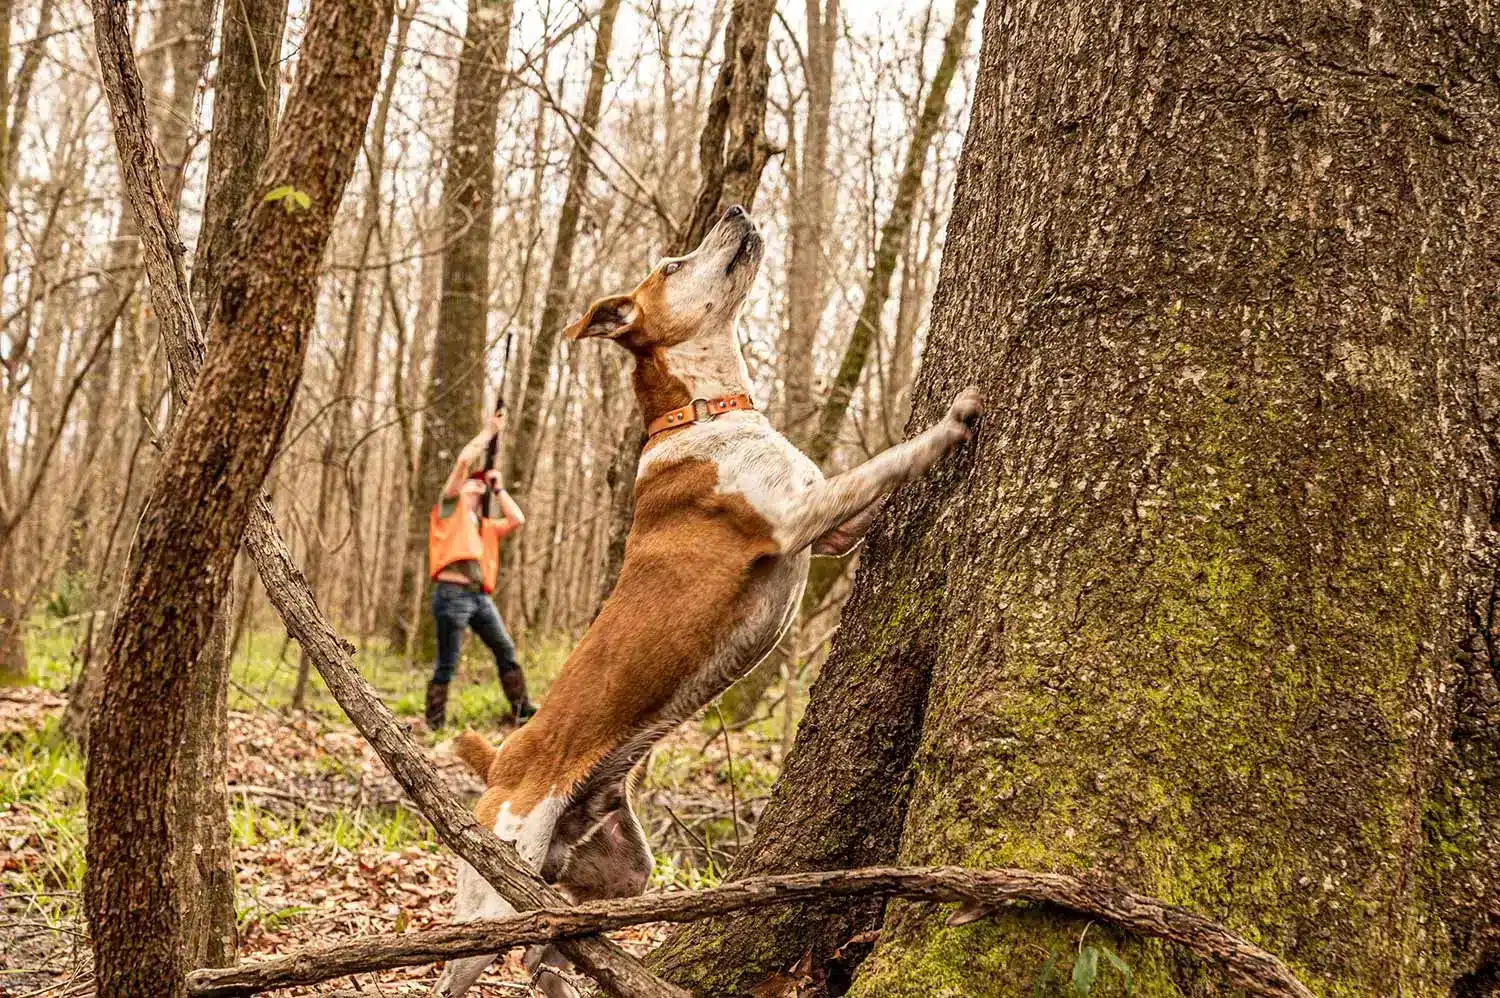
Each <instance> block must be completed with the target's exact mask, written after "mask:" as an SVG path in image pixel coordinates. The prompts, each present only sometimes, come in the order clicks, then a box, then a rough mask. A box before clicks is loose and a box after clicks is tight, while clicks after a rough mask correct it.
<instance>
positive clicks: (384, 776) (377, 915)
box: [0, 619, 802, 998]
mask: <svg viewBox="0 0 1500 998" xmlns="http://www.w3.org/2000/svg"><path fill="white" fill-rule="evenodd" d="M75 630H76V628H74V627H71V626H66V625H59V624H58V623H57V622H55V621H48V620H41V619H39V620H38V621H37V626H35V627H33V628H32V629H31V633H30V635H29V639H28V651H29V655H30V663H31V670H32V680H33V683H34V685H32V686H29V687H22V688H18V689H0V998H74V996H81V995H86V994H91V993H92V985H91V983H90V980H91V974H90V957H89V948H88V938H87V929H88V926H87V923H86V921H85V919H84V916H83V911H82V894H81V891H82V887H83V867H84V839H85V832H86V819H85V814H84V770H83V758H82V755H81V753H80V752H79V750H78V748H77V747H76V746H75V745H74V744H73V743H72V742H71V741H70V740H69V739H67V738H66V737H65V736H64V735H63V734H62V732H61V730H60V727H59V721H60V718H61V714H62V710H63V707H64V706H65V704H66V702H67V701H66V697H65V693H64V691H65V690H66V688H67V685H68V683H69V681H70V678H71V676H72V674H73V672H74V671H75V670H76V668H77V664H76V659H75V655H74V652H75V638H76V634H75V633H74V632H75ZM567 647H568V646H567V644H566V642H563V641H555V640H554V641H541V642H526V641H523V642H522V648H521V658H522V662H523V664H524V665H525V666H526V669H527V674H528V677H529V679H530V681H531V687H532V691H533V695H534V696H537V697H538V699H540V700H542V701H545V699H546V691H547V686H548V684H549V682H550V680H551V678H552V676H553V675H554V674H555V672H556V670H557V668H558V667H559V666H560V664H561V662H562V659H563V658H564V657H565V655H566V652H567ZM476 648H477V650H478V652H480V653H482V652H483V649H482V648H478V646H477V643H472V644H471V646H470V647H469V648H466V650H465V657H464V661H463V663H462V665H461V667H460V671H459V675H458V678H457V683H458V688H457V689H456V695H455V697H454V700H453V701H452V703H451V707H450V709H452V710H453V711H454V712H455V714H456V717H455V718H454V723H455V727H454V728H453V729H452V730H453V731H456V730H462V728H463V727H473V728H475V729H476V730H479V731H482V732H484V733H486V734H489V735H492V736H493V737H494V738H496V740H497V741H498V740H499V738H501V737H502V736H503V733H504V730H506V729H505V727H503V726H502V725H501V723H500V722H501V718H502V717H503V715H504V709H505V701H504V698H503V697H502V695H501V693H500V690H499V686H498V683H497V681H496V678H495V672H494V666H493V664H492V663H491V662H490V661H489V659H488V656H487V655H483V654H477V653H475V649H476ZM359 661H360V667H361V671H362V672H363V673H364V675H365V676H366V678H368V679H369V680H370V681H371V682H372V683H373V684H375V686H376V687H377V688H378V689H379V690H380V691H381V692H382V693H383V694H384V695H385V698H386V702H387V703H388V704H389V705H390V707H391V708H392V710H394V711H395V712H396V714H397V715H398V716H401V717H404V718H409V719H410V724H411V725H412V728H413V730H414V731H415V732H417V733H418V734H419V735H420V737H421V738H422V739H423V741H424V742H425V744H427V745H428V746H429V748H430V750H431V755H432V758H433V760H434V762H435V763H437V764H438V766H439V768H440V769H441V771H442V773H443V775H444V776H445V777H446V778H447V779H448V780H449V782H450V784H451V785H452V787H453V788H454V791H455V793H457V794H458V795H459V796H460V797H461V798H463V799H464V800H472V799H473V798H474V797H476V796H477V795H478V793H479V792H480V790H481V789H482V786H481V783H480V781H479V780H478V779H477V778H475V777H474V776H472V775H471V774H470V773H469V772H468V770H467V769H466V768H465V767H464V766H463V765H462V763H460V762H458V761H457V760H456V759H454V758H452V757H451V756H450V755H449V754H448V753H447V752H446V751H445V746H444V744H443V742H444V741H445V739H446V737H447V735H451V733H452V731H450V732H447V733H446V734H444V735H441V736H440V735H433V734H431V733H429V732H427V730H426V726H425V724H423V722H422V721H421V720H420V715H421V708H422V690H423V687H424V685H425V682H426V678H427V677H426V672H425V670H424V669H421V668H419V667H416V666H412V667H403V665H402V663H401V661H400V659H399V657H397V656H393V655H390V654H387V653H384V652H382V651H380V650H378V649H377V650H372V651H366V652H362V653H361V654H360V656H359ZM296 671H297V648H296V646H295V644H293V645H291V646H290V647H286V646H285V645H284V643H283V639H282V637H281V636H280V635H271V634H254V635H252V636H249V637H247V638H246V640H245V641H243V642H242V644H241V645H240V646H239V647H238V648H237V649H236V655H235V660H234V664H233V669H232V673H231V675H232V683H233V685H232V687H231V690H230V716H229V737H230V746H229V788H230V809H231V811H230V824H231V830H232V835H233V839H234V845H235V855H236V865H237V868H238V898H237V909H238V929H239V942H240V956H241V958H242V959H254V958H256V957H260V956H268V955H274V954H279V953H287V952H291V951H293V950H295V949H298V948H299V947H302V946H305V945H308V944H311V943H328V942H334V941H337V940H339V939H346V938H351V937H355V936H360V935H365V934H369V933H373V932H400V931H409V930H413V929H419V928H423V927H426V926H431V925H435V924H442V923H445V922H447V921H448V920H449V919H450V918H451V917H452V913H453V888H454V880H455V863H454V858H453V856H452V855H451V853H449V852H448V851H447V850H446V849H445V848H443V847H442V846H441V844H440V843H439V842H438V841H437V839H436V837H435V835H434V833H433V831H432V828H431V827H430V826H429V825H428V824H427V822H426V821H425V820H424V819H423V818H422V817H421V815H420V814H419V813H418V812H417V811H416V809H415V808H414V807H413V806H412V805H411V804H410V803H409V802H408V801H407V800H406V799H405V798H404V796H403V794H402V792H401V790H400V788H399V787H398V786H397V785H396V783H395V781H394V780H393V779H392V778H391V777H390V775H389V774H388V773H387V772H386V771H385V769H384V767H383V766H382V765H381V763H380V760H379V759H378V758H377V757H376V756H375V754H374V752H373V751H372V750H371V749H370V748H369V747H368V746H367V745H366V744H365V742H364V741H363V740H362V739H361V738H360V736H359V735H358V733H357V732H356V731H355V730H354V728H353V726H352V725H351V724H350V723H349V721H348V720H347V718H345V717H344V716H343V714H342V713H341V712H340V710H339V708H338V705H337V704H336V703H334V701H333V699H332V697H330V696H329V695H328V693H327V691H326V690H325V689H324V688H323V686H322V684H321V682H320V681H319V680H318V679H317V677H316V674H315V675H314V676H313V680H312V684H311V686H310V687H309V694H310V695H309V697H308V701H307V708H306V709H305V710H303V711H298V712H293V711H291V710H290V709H289V707H288V704H289V703H290V701H291V691H292V687H293V684H294V682H295V677H296ZM779 699H780V698H779V697H778V694H777V691H775V690H773V691H772V694H771V695H770V697H768V699H767V701H766V703H765V704H763V705H762V707H761V712H760V715H759V717H758V719H756V720H754V721H753V722H752V723H750V724H749V725H746V726H743V727H739V728H738V730H726V729H725V728H724V727H722V726H721V724H720V721H719V718H718V716H717V712H716V708H714V707H710V708H709V709H708V712H707V716H706V717H704V718H699V719H698V720H697V721H696V722H695V723H691V724H687V725H684V726H683V727H681V728H680V729H678V730H677V731H676V732H675V733H674V734H673V735H672V736H670V737H669V738H668V739H667V740H665V741H664V742H663V743H662V745H661V746H660V747H659V748H658V749H657V750H656V751H655V752H654V753H653V754H652V756H651V758H650V760H649V761H648V762H647V767H646V772H645V775H644V779H643V780H642V783H641V787H640V789H639V791H638V792H637V795H636V806H637V810H638V812H639V813H640V816H641V820H642V822H643V824H644V825H645V826H646V832H647V838H648V840H649V841H650V842H651V844H652V848H653V850H654V851H655V854H656V869H655V872H654V875H653V879H652V889H654V890H670V889H673V888H683V887H698V886H707V885H710V884H713V883H715V882H717V880H718V878H719V876H720V874H721V871H723V870H725V869H727V866H728V864H729V862H730V861H731V860H732V858H733V855H734V852H735V849H736V847H737V845H738V843H739V842H740V841H742V840H743V841H748V837H749V835H750V834H751V833H752V831H753V828H754V821H755V818H756V817H757V816H758V815H759V813H760V810H761V808H762V806H763V805H764V802H765V800H766V797H767V795H768V793H769V791H770V787H771V783H772V782H773V781H774V779H775V776H776V773H777V772H778V771H779V768H780V763H781V753H782V750H783V738H782V732H783V728H784V725H785V723H786V720H787V718H786V710H785V709H784V705H781V704H780V703H779V702H778V701H779ZM792 707H793V713H794V715H795V714H796V713H798V712H800V709H801V707H802V704H801V702H800V698H796V699H794V702H793V704H792ZM731 801H733V802H734V805H733V806H732V805H731ZM736 813H737V814H738V820H737V821H736V820H734V819H733V816H734V815H735V814H736ZM664 931H665V930H664V928H663V927H660V926H643V927H640V928H638V929H635V930H628V931H625V932H621V933H616V934H615V938H617V939H618V940H619V941H620V942H621V944H622V945H624V946H626V947H627V948H629V949H632V950H634V951H636V952H644V951H646V950H649V949H650V948H651V947H652V946H654V945H655V944H656V943H657V942H658V941H659V940H660V938H661V937H662V935H663V933H664ZM438 969H439V968H437V967H434V966H426V967H413V968H408V969H406V970H398V971H391V972H388V973H383V974H371V975H363V976H361V977H360V978H359V979H358V980H352V981H351V980H350V979H344V980H340V981H333V982H329V983H328V984H326V985H321V986H318V987H316V988H300V989H291V990H288V991H285V992H282V993H284V994H293V995H312V994H319V995H331V994H341V995H354V994H359V995H366V994H368V995H392V996H394V995H413V994H426V993H427V991H428V989H429V988H430V986H431V983H432V981H433V980H435V978H436V974H437V971H438ZM527 980H528V975H527V974H526V972H525V971H524V970H523V969H522V968H521V965H520V951H515V952H513V953H511V954H510V955H509V956H508V957H507V958H506V959H505V960H504V961H497V962H496V963H495V964H494V965H493V966H492V967H491V968H490V972H489V974H488V975H487V976H486V977H485V978H484V979H482V982H481V983H482V984H484V985H487V987H484V988H482V989H481V990H480V991H479V992H478V993H479V994H481V995H487V996H491V995H492V996H500V995H506V996H519V995H528V994H530V993H531V989H530V988H529V986H528V985H527V983H526V982H527Z"/></svg>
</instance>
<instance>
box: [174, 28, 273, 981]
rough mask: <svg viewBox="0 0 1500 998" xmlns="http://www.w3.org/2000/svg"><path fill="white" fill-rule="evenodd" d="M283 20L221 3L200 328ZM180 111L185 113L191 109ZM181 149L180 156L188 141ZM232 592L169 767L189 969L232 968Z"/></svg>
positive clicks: (256, 139) (252, 156) (242, 186)
mask: <svg viewBox="0 0 1500 998" xmlns="http://www.w3.org/2000/svg"><path fill="white" fill-rule="evenodd" d="M211 8H212V4H208V3H204V4H199V5H198V9H199V11H200V12H201V14H203V15H207V14H209V13H210V12H211ZM285 20H286V0H272V2H270V3H266V2H264V0H247V2H246V3H244V4H243V5H242V4H241V3H240V2H239V0H231V2H229V3H226V4H225V5H224V10H223V17H222V25H223V26H222V29H221V35H222V38H223V41H222V43H221V45H220V54H219V69H218V73H217V77H216V83H215V88H214V119H213V123H212V128H211V140H210V143H209V151H208V161H209V170H208V180H207V187H206V190H205V192H204V222H203V228H202V229H201V230H200V232H199V237H198V248H199V252H198V254H197V255H196V257H195V259H194V266H193V273H192V279H191V282H190V284H189V292H190V294H191V296H192V298H193V301H194V306H195V308H196V309H197V311H198V316H199V323H200V328H202V326H203V324H205V323H206V322H207V321H209V320H210V317H209V316H208V315H206V312H207V311H208V309H207V307H206V303H208V302H212V301H214V300H215V298H216V297H217V294H218V289H219V287H220V285H221V284H222V282H223V279H224V273H223V271H224V269H225V268H226V266H227V264H228V263H229V261H230V255H231V254H230V250H229V249H228V248H227V247H228V246H230V245H232V240H233V238H234V234H235V232H236V230H237V229H238V227H239V226H240V225H241V224H242V223H243V222H244V219H245V217H246V215H247V213H248V209H249V204H248V202H249V199H250V195H251V192H252V191H253V190H254V183H255V176H256V172H257V171H258V170H259V169H260V166H261V164H262V163H263V162H264V161H265V157H266V152H267V149H268V146H269V140H270V133H271V128H272V126H273V124H274V122H275V115H276V111H277V105H278V94H279V91H280V87H279V86H278V76H277V74H276V72H275V71H274V68H273V64H274V62H275V59H276V55H277V54H278V53H279V52H280V50H281V32H282V26H283V24H284V23H285ZM197 30H198V31H199V32H200V33H201V34H203V35H205V36H206V35H208V34H209V33H210V31H209V29H208V26H207V24H206V23H205V24H202V25H199V26H198V29H197ZM184 35H186V36H187V37H185V38H184V39H183V40H182V41H180V42H179V43H178V45H179V46H186V45H192V46H193V49H192V50H191V51H193V52H196V53H198V58H194V59H174V66H175V68H176V69H177V70H178V71H180V75H179V76H178V78H177V79H176V80H175V81H174V84H173V86H174V88H176V89H175V90H174V92H180V89H181V88H182V87H183V86H184V85H185V84H187V83H188V81H189V79H190V78H191V79H192V80H193V81H194V89H196V79H197V74H198V73H201V71H202V61H201V53H202V51H203V49H204V42H203V40H202V39H197V38H192V36H191V32H184ZM262 53H264V55H262ZM187 107H188V108H189V109H190V108H191V104H189V105H187ZM179 145H181V147H182V154H183V155H184V156H185V154H186V151H187V149H186V144H185V143H179ZM174 148H175V147H174ZM168 155H169V156H171V155H173V153H171V152H169V153H168ZM163 179H164V182H166V183H168V186H169V188H170V187H172V186H174V183H175V186H176V187H177V188H178V189H180V187H181V177H180V175H179V176H177V177H175V178H171V177H168V176H164V178H163ZM173 404H174V407H175V408H177V409H178V410H181V409H182V408H183V407H184V406H185V405H186V404H187V399H186V398H181V397H178V398H175V399H174V401H173ZM233 592H234V586H233V580H232V575H231V576H230V577H228V578H227V579H226V582H225V585H224V588H223V589H222V590H221V591H220V592H218V593H217V594H215V597H214V598H215V599H217V601H218V609H217V613H216V619H215V621H214V625H213V628H212V629H211V630H210V632H209V637H208V641H207V642H206V643H205V645H204V647H203V650H202V652H201V653H200V654H199V656H198V659H197V661H196V663H195V664H194V667H193V670H192V676H191V678H190V680H189V684H190V685H189V693H188V697H189V701H188V708H187V721H186V725H187V727H186V731H185V733H184V735H183V738H182V742H181V747H180V749H179V759H178V764H177V765H178V772H179V774H180V775H179V778H178V794H177V801H176V807H177V819H176V820H177V827H178V841H179V842H180V843H184V845H183V847H181V848H178V849H177V850H176V853H175V862H176V866H177V876H178V881H179V884H180V891H181V894H182V896H183V897H184V898H185V899H187V903H186V905H185V907H184V912H183V944H184V950H185V952H184V957H183V959H184V962H185V963H186V964H187V965H188V966H191V967H224V966H229V965H230V964H232V963H233V962H234V959H235V953H236V949H237V941H238V925H237V918H236V911H235V867H234V850H233V846H232V843H231V840H230V828H229V794H228V790H227V788H226V786H225V770H226V767H227V765H228V757H229V742H228V738H229V734H228V723H229V722H228V709H229V662H230V659H231V658H232V652H233V636H234V628H233V626H232V625H231V618H232V614H233V612H234V600H233Z"/></svg>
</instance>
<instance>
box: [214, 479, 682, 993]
mask: <svg viewBox="0 0 1500 998" xmlns="http://www.w3.org/2000/svg"><path fill="white" fill-rule="evenodd" d="M245 546H246V547H247V548H248V549H249V550H250V553H251V555H252V556H253V557H254V558H255V563H256V565H257V567H258V568H259V569H260V578H261V582H262V583H263V584H264V585H265V589H266V595H267V596H268V597H269V598H270V600H271V603H272V605H274V606H275V607H276V609H277V611H278V612H279V613H280V614H281V618H282V621H283V622H284V623H285V624H286V629H287V631H288V632H289V633H290V634H291V635H292V637H294V638H296V639H297V641H298V643H299V644H301V646H302V648H303V649H304V650H305V651H306V652H307V655H308V657H309V658H310V659H311V660H312V663H313V665H314V666H315V667H316V668H317V670H318V673H319V674H320V675H321V676H322V677H323V682H324V683H326V684H327V686H328V690H329V692H330V693H332V694H333V697H334V699H335V700H337V701H338V703H339V706H340V707H342V708H343V709H344V713H345V714H347V715H348V716H349V719H350V720H351V721H353V722H354V726H355V727H356V728H358V729H359V733H360V734H361V735H363V736H364V737H365V740H366V741H368V742H369V743H370V745H371V746H372V747H373V748H374V749H375V752H376V753H377V754H378V755H379V756H380V758H381V761H382V762H384V763H385V765H386V768H387V769H389V770H390V771H391V775H392V776H394V777H395V778H396V781H397V782H398V783H400V784H401V787H402V789H404V790H405V791H406V793H407V795H408V796H410V797H411V799H412V800H413V801H415V802H416V805H417V807H418V808H419V809H420V810H421V812H422V814H423V815H424V816H425V817H426V818H427V820H428V821H430V822H432V826H433V828H435V829H436V830H437V833H438V837H439V838H441V839H442V840H443V842H444V843H446V844H447V845H448V847H449V848H451V849H452V850H453V851H454V852H456V853H458V855H459V856H460V857H462V858H463V859H464V860H465V861H467V862H468V863H469V865H470V866H472V867H474V869H475V871H476V872H478V873H479V875H480V876H482V877H483V878H484V879H485V880H487V881H488V882H489V883H490V884H491V885H493V886H494V887H495V889H496V890H498V891H499V892H500V894H501V896H502V897H504V898H506V899H507V900H508V901H510V902H511V904H513V905H515V906H516V907H517V908H518V909H522V910H530V909H548V910H561V909H564V908H566V907H567V900H566V899H565V898H564V897H563V896H562V895H561V894H559V893H557V892H556V891H555V890H553V889H552V888H551V887H548V886H547V885H546V884H544V883H542V881H541V880H540V879H538V878H537V877H536V876H535V875H534V874H532V873H530V872H529V871H528V870H527V869H526V867H525V866H524V865H523V864H522V862H521V859H520V857H519V856H517V855H516V852H515V850H514V849H513V848H512V847H511V846H510V844H509V843H507V842H503V841H501V839H500V838H498V837H497V836H496V835H495V834H494V833H492V832H491V831H490V830H489V829H487V828H484V827H483V826H481V825H480V824H479V823H478V822H477V821H475V820H474V816H473V815H472V814H471V813H470V812H469V810H468V809H467V808H465V807H463V806H462V805H460V804H459V803H458V801H456V800H455V799H454V797H453V795H452V794H451V793H449V791H448V789H447V788H446V787H445V786H444V784H443V782H442V780H441V778H440V777H439V776H438V774H437V770H436V769H434V768H433V766H432V763H431V762H429V761H428V760H427V757H426V756H425V755H424V754H423V753H422V752H421V750H420V749H419V748H418V747H417V745H416V743H415V742H413V741H412V739H411V736H410V735H409V734H408V733H407V731H406V728H404V727H403V726H402V725H401V724H399V723H398V722H397V721H396V718H395V717H394V716H393V715H392V714H391V712H390V710H389V709H387V708H386V706H385V704H384V703H382V702H381V701H380V698H379V697H378V696H377V695H376V693H375V691H374V689H373V688H372V687H371V686H370V684H369V683H368V682H367V681H366V680H365V679H364V677H363V676H361V675H360V674H359V671H358V670H357V669H356V668H355V667H354V647H353V646H352V645H350V644H349V643H348V642H346V641H344V640H343V639H342V638H341V637H339V636H338V634H337V633H336V632H335V631H334V630H333V627H332V625H331V624H329V623H328V619H327V618H326V617H324V616H323V613H322V611H321V610H319V609H318V605H317V602H316V601H315V600H314V598H313V594H312V591H311V590H310V589H309V588H308V586H307V581H306V579H304V578H303V576H302V573H301V571H300V570H298V568H297V566H296V563H295V562H294V561H293V560H292V555H291V552H290V551H289V550H288V549H287V546H286V542H285V541H284V540H283V539H282V537H281V534H280V533H279V532H278V531H277V529H276V523H275V520H274V519H273V518H272V516H271V510H270V507H269V506H268V505H267V504H266V502H265V500H264V499H262V500H261V501H260V502H258V503H257V504H256V505H255V507H254V508H253V509H252V510H251V513H250V524H249V530H248V531H247V532H246V535H245ZM575 935H576V934H575ZM559 948H560V949H561V950H562V951H563V953H564V954H566V955H567V956H568V958H569V959H571V960H572V961H573V962H574V963H575V964H577V965H578V967H579V969H580V970H582V971H584V972H585V973H587V974H588V975H589V976H590V977H592V978H594V980H596V981H598V982H599V985H600V986H601V987H602V988H604V990H605V991H607V992H609V993H610V994H614V995H618V996H620V998H689V996H688V994H687V992H686V991H683V990H682V989H681V988H677V987H674V986H673V985H671V984H668V983H667V982H665V981H663V980H661V979H660V978H658V977H656V976H654V975H653V974H652V973H651V972H650V971H648V970H647V969H646V968H645V967H644V966H643V965H642V964H641V963H640V961H638V960H636V959H635V958H634V957H632V956H631V955H630V954H628V953H626V952H625V951H624V950H622V949H620V948H619V947H618V946H616V945H615V944H614V943H612V942H610V941H609V940H607V939H604V938H601V937H597V936H595V937H592V938H570V939H567V940H566V941H564V942H562V943H560V944H559ZM469 952H471V953H476V952H479V951H477V950H470V951H469ZM415 962H419V963H420V962H422V961H415ZM328 976H338V975H337V974H333V975H328ZM239 993H247V994H248V993H250V992H239Z"/></svg>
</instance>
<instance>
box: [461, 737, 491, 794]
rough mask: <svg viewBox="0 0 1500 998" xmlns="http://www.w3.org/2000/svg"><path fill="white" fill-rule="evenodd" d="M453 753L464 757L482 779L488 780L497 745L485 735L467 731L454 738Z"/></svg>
mask: <svg viewBox="0 0 1500 998" xmlns="http://www.w3.org/2000/svg"><path fill="white" fill-rule="evenodd" d="M453 754H454V755H456V756H458V757H459V758H460V759H462V760H463V761H464V763H465V765H467V766H468V767H469V768H470V769H472V770H473V771H474V772H475V773H477V774H478V775H479V778H480V779H481V780H485V781H486V782H488V780H489V775H490V764H491V763H493V762H494V761H495V746H493V745H491V744H490V743H489V742H487V741H486V740H485V739H484V736H482V735H478V734H475V733H474V732H472V731H465V732H464V733H463V734H461V735H459V736H458V737H457V738H455V739H453Z"/></svg>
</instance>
